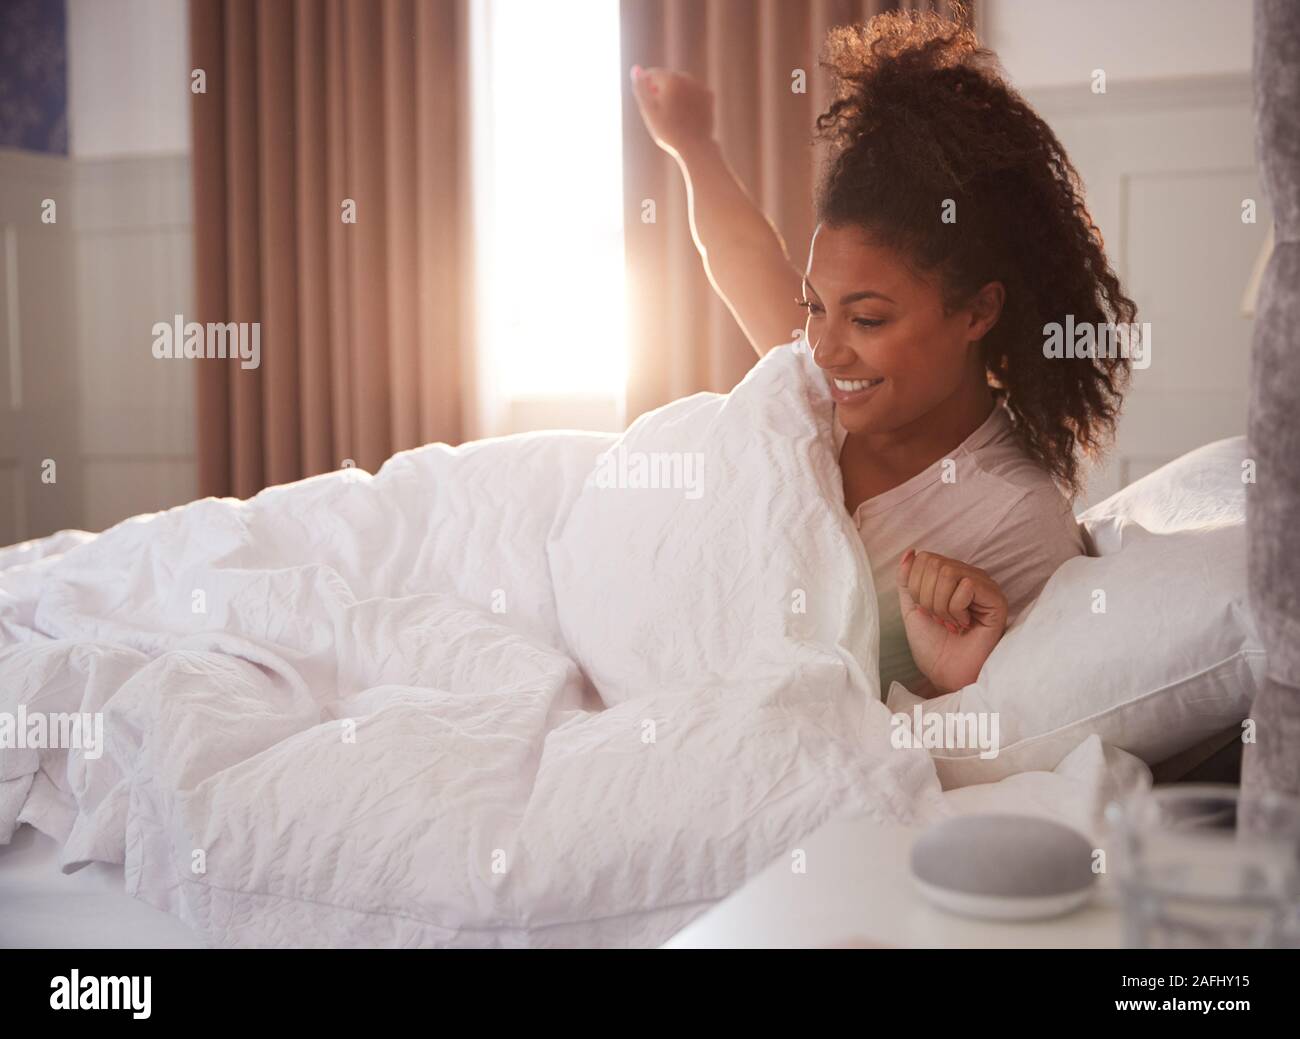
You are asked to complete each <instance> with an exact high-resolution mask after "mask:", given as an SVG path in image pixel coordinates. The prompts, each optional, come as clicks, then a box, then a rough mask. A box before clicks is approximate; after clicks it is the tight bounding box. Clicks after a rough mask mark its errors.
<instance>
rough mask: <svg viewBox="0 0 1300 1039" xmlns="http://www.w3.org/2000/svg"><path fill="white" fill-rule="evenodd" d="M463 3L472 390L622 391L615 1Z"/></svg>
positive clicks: (525, 393)
mask: <svg viewBox="0 0 1300 1039" xmlns="http://www.w3.org/2000/svg"><path fill="white" fill-rule="evenodd" d="M475 6H476V8H477V10H476V17H477V23H476V28H475V36H476V40H475V43H476V47H475V59H476V62H477V64H478V70H477V73H476V76H475V83H476V88H477V90H478V93H477V95H476V98H475V105H476V116H475V127H476V140H475V189H476V215H475V219H476V223H477V235H476V248H477V252H478V257H477V263H478V306H479V313H478V322H479V330H480V334H481V342H482V347H483V351H484V358H483V361H484V363H483V367H482V374H483V378H484V380H485V381H486V382H487V384H488V385H487V386H486V387H485V391H486V393H487V394H488V395H489V396H490V397H492V398H495V400H496V401H497V402H498V403H499V402H503V401H510V400H515V399H519V398H525V397H538V396H548V395H563V396H568V397H573V396H598V397H604V398H611V399H616V400H618V401H619V402H621V401H622V399H623V382H624V378H625V376H626V371H627V343H626V332H625V317H624V288H623V278H624V276H623V270H624V268H623V223H622V220H623V218H622V208H623V206H622V186H623V185H622V144H621V140H622V138H621V132H622V131H621V124H622V117H621V112H620V96H619V92H620V87H621V78H620V77H621V75H622V71H621V69H620V59H619V26H618V9H619V5H618V3H617V2H616V0H567V2H566V3H564V4H562V5H555V4H543V3H537V2H536V0H485V2H484V3H483V4H481V5H475ZM619 406H620V407H621V403H620V405H619Z"/></svg>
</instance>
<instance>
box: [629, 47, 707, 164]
mask: <svg viewBox="0 0 1300 1039" xmlns="http://www.w3.org/2000/svg"><path fill="white" fill-rule="evenodd" d="M632 94H633V96H635V97H636V103H637V106H638V107H639V108H640V109H641V118H642V119H643V120H645V125H646V129H647V130H649V131H650V136H651V137H653V138H654V142H655V144H657V145H659V147H660V148H663V149H664V150H665V151H668V152H672V153H673V154H675V155H677V156H679V157H680V156H682V155H683V154H684V153H685V152H687V151H689V150H690V147H691V145H693V144H700V143H704V142H707V141H709V140H711V139H712V137H713V91H711V90H710V89H709V88H708V87H707V86H705V85H704V84H703V83H701V82H700V81H699V80H698V79H695V78H694V77H693V76H688V75H687V74H686V73H685V72H674V71H673V70H672V69H661V68H649V69H643V68H642V67H641V66H640V65H633V66H632Z"/></svg>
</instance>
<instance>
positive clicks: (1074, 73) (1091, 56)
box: [978, 0, 1253, 88]
mask: <svg viewBox="0 0 1300 1039" xmlns="http://www.w3.org/2000/svg"><path fill="white" fill-rule="evenodd" d="M978 3H979V9H980V16H981V17H982V19H983V36H984V42H985V44H986V45H988V46H989V47H992V48H993V50H995V51H997V53H998V55H999V57H1001V59H1002V64H1003V66H1004V67H1005V68H1006V70H1007V72H1008V73H1009V74H1010V76H1011V79H1012V81H1013V82H1014V83H1015V84H1016V85H1017V86H1018V87H1021V88H1025V87H1036V86H1054V85H1063V84H1067V83H1085V82H1087V80H1088V79H1089V77H1090V76H1091V75H1092V70H1093V69H1097V68H1101V69H1105V70H1106V78H1107V80H1145V79H1172V78H1177V77H1182V76H1201V75H1221V74H1225V73H1234V72H1236V73H1242V72H1248V71H1249V70H1250V50H1251V26H1252V22H1253V18H1252V15H1253V10H1252V6H1253V5H1252V4H1251V3H1250V2H1249V0H978Z"/></svg>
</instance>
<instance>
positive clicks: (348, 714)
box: [0, 347, 1096, 946]
mask: <svg viewBox="0 0 1300 1039" xmlns="http://www.w3.org/2000/svg"><path fill="white" fill-rule="evenodd" d="M830 418H831V416H830V407H829V402H828V400H827V398H826V395H825V389H824V383H823V381H822V379H821V378H820V377H818V376H817V374H816V371H815V368H814V367H813V366H812V363H811V360H810V358H809V357H808V355H807V352H806V351H801V350H799V349H798V348H797V347H790V348H784V349H780V350H776V351H773V352H772V353H771V354H769V355H768V357H767V358H766V359H765V360H764V361H763V362H762V363H760V364H759V365H758V366H757V367H756V368H755V369H754V370H753V371H752V372H751V374H750V375H749V377H748V378H746V380H745V381H744V382H743V383H742V384H741V385H740V386H739V387H738V388H737V389H736V390H735V391H733V392H732V393H731V394H729V395H726V396H719V395H714V394H700V395H697V396H695V397H691V398H688V399H686V400H682V401H678V402H676V403H674V404H671V405H668V406H667V407H665V408H662V409H660V410H658V411H656V412H653V413H652V414H650V415H647V416H645V417H643V418H642V419H640V420H639V421H638V422H637V423H636V424H634V426H633V427H632V428H631V429H630V430H629V431H628V433H627V434H625V435H624V436H623V437H621V438H615V437H612V436H605V435H597V434H581V433H556V434H543V435H528V436H520V437H509V438H503V439H498V440H488V441H480V442H476V443H473V444H469V445H466V446H464V447H461V448H455V449H453V448H448V447H445V446H443V445H430V446H427V447H423V448H420V449H417V450H414V451H407V452H403V453H401V454H398V455H396V456H394V457H393V458H392V459H390V460H389V461H388V462H387V463H386V464H385V465H384V467H383V468H382V469H381V470H380V472H379V473H378V474H376V475H374V476H370V475H368V474H366V473H363V472H359V471H356V470H343V471H340V472H336V473H331V474H328V475H325V476H320V477H316V478H313V479H309V480H304V481H302V482H299V483H296V484H291V485H287V486H282V487H275V488H271V489H269V490H267V491H264V492H262V493H261V494H259V495H257V496H256V497H255V498H252V499H250V500H249V501H246V502H239V501H234V500H216V499H208V500H204V501H199V502H195V503H193V504H190V505H187V506H184V507H181V508H177V509H172V510H170V511H168V512H165V513H159V514H156V515H152V516H140V517H136V518H134V519H131V520H128V521H126V522H124V523H122V524H119V525H118V526H116V527H114V528H112V529H111V530H109V531H106V532H105V533H103V534H101V535H98V536H91V535H85V534H64V535H58V536H55V537H53V538H48V539H45V540H43V541H40V542H33V543H29V544H27V545H21V546H16V547H14V548H11V549H7V550H3V551H0V712H8V713H10V714H11V715H14V714H15V713H16V712H18V711H19V710H20V708H21V709H22V710H24V711H26V712H27V713H28V714H29V715H30V714H33V713H38V714H39V713H41V712H47V713H58V712H102V716H103V720H104V739H105V745H104V747H103V748H102V753H101V754H98V755H97V756H92V754H88V753H86V752H84V751H81V750H77V749H71V750H67V749H44V750H38V749H30V748H27V749H14V748H10V749H0V842H5V841H7V840H8V839H9V836H10V834H11V833H12V831H13V829H14V827H15V826H16V825H17V824H18V823H21V822H27V823H31V824H32V825H34V826H36V827H37V828H38V829H40V830H42V831H44V832H46V833H48V834H50V835H52V836H54V837H56V838H57V839H59V840H61V841H64V842H65V847H64V852H63V863H64V869H65V870H68V871H70V870H73V869H75V868H77V867H78V866H79V865H80V864H83V863H86V862H90V861H95V860H101V861H107V862H121V863H123V864H124V869H125V875H126V884H127V889H128V891H129V892H130V893H131V894H133V895H135V896H136V897H138V898H140V899H143V900H145V901H146V902H149V903H151V904H152V905H155V906H157V907H159V908H162V909H164V910H166V911H168V912H171V913H173V914H176V915H177V916H179V917H180V918H181V919H182V920H184V921H185V922H186V923H188V924H189V925H190V926H191V927H192V928H194V929H195V930H196V931H197V932H198V934H199V935H200V936H201V937H202V939H203V940H204V941H205V942H208V943H210V944H213V945H259V946H275V945H342V944H348V945H399V946H414V945H470V946H503V945H508V946H546V945H606V946H608V945H631V946H644V945H652V944H656V943H658V942H660V941H662V940H664V939H665V938H667V937H668V936H669V935H671V934H672V933H673V932H675V931H676V930H678V929H679V928H680V927H682V926H684V925H685V924H686V923H687V922H688V921H690V920H691V919H692V918H693V917H694V916H696V915H698V914H699V913H700V912H702V911H703V910H705V909H707V908H708V907H709V906H710V905H711V904H712V903H714V902H715V901H716V900H718V899H719V898H721V897H723V896H725V895H727V894H728V893H730V892H731V891H733V890H735V889H736V888H737V887H739V886H740V885H741V884H742V883H743V882H744V880H745V879H746V878H747V877H748V876H750V875H752V874H753V873H755V872H757V871H758V870H759V869H761V868H762V867H763V866H765V865H766V864H767V863H769V862H770V861H772V860H774V859H776V858H777V857H778V856H782V855H788V854H790V852H791V850H792V849H794V848H796V847H797V846H798V841H799V839H800V838H801V837H802V836H804V835H805V834H807V833H809V832H811V831H812V830H813V829H815V828H816V827H817V826H818V825H819V824H820V823H821V822H823V821H824V820H825V819H827V818H829V817H830V816H832V815H847V814H866V815H869V816H874V817H876V818H879V819H882V820H883V819H891V820H901V821H904V822H907V821H917V820H922V819H927V818H931V817H934V816H936V815H942V814H946V813H948V812H951V811H954V810H964V807H970V806H972V805H975V804H976V803H979V798H980V794H979V792H978V790H975V791H965V792H963V793H962V800H963V802H964V805H963V804H956V805H954V804H953V803H952V801H951V798H945V797H944V796H943V795H941V793H940V789H939V784H938V781H937V779H936V777H935V773H934V769H933V767H932V765H931V764H930V761H929V758H928V756H927V754H926V752H925V751H924V750H921V749H895V748H894V747H893V746H891V743H890V740H889V729H890V724H889V714H888V712H887V710H886V708H885V707H884V705H883V704H882V703H881V702H880V696H879V689H878V688H877V684H876V683H877V679H876V661H875V654H876V637H877V634H876V618H875V615H874V603H875V598H874V595H873V594H872V592H871V583H870V582H871V576H870V572H869V569H868V567H867V563H866V559H865V556H864V553H863V549H862V546H861V543H860V541H859V540H858V539H857V538H856V536H854V531H853V529H852V526H851V524H850V522H849V520H848V517H847V515H846V514H845V511H844V509H843V507H842V505H841V504H840V502H841V490H840V484H839V474H838V469H837V466H836V463H835V459H834V457H833V454H832V448H831V429H830ZM643 482H647V483H648V482H654V483H659V484H663V483H668V484H669V486H654V487H650V486H639V484H641V483H643ZM1093 753H1096V749H1095V748H1094V750H1093ZM1075 767H1076V768H1077V767H1079V765H1078V760H1076V762H1075ZM1094 774H1095V770H1094ZM1016 778H1020V777H1016ZM1085 785H1086V783H1085ZM1095 792H1096V791H1093V793H1094V794H1095Z"/></svg>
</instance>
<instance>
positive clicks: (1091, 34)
mask: <svg viewBox="0 0 1300 1039" xmlns="http://www.w3.org/2000/svg"><path fill="white" fill-rule="evenodd" d="M980 9H981V11H982V15H983V19H984V21H983V25H982V26H981V30H982V35H983V39H984V42H985V43H986V44H987V45H988V46H990V47H991V48H992V49H993V50H995V51H996V52H997V53H998V55H999V57H1000V58H1001V59H1002V64H1003V66H1004V67H1005V69H1006V71H1007V73H1008V75H1009V76H1010V78H1011V80H1012V82H1013V83H1014V84H1015V85H1016V86H1017V87H1019V88H1020V89H1021V90H1022V91H1023V92H1024V94H1025V96H1026V98H1027V99H1028V100H1029V102H1030V103H1031V104H1033V105H1034V107H1035V108H1036V109H1037V110H1038V112H1039V113H1040V114H1041V115H1042V116H1043V117H1044V118H1045V119H1046V120H1047V121H1048V122H1049V123H1050V124H1051V125H1052V128H1053V129H1054V130H1055V131H1056V133H1057V135H1058V136H1059V137H1060V138H1061V141H1062V143H1063V144H1064V145H1065V147H1066V150H1067V151H1068V152H1069V154H1070V157H1071V159H1072V160H1073V162H1074V164H1075V166H1076V167H1077V168H1078V170H1079V173H1080V176H1081V177H1082V179H1083V183H1084V186H1085V190H1086V193H1087V195H1086V197H1087V202H1088V208H1089V210H1090V212H1091V214H1092V216H1093V219H1094V220H1095V221H1096V222H1097V225H1098V227H1099V228H1100V229H1101V231H1102V234H1103V236H1104V238H1105V241H1106V249H1107V254H1108V256H1109V258H1110V260H1111V263H1112V264H1113V265H1114V266H1115V268H1116V269H1117V270H1118V272H1119V275H1120V278H1121V280H1122V282H1123V284H1124V286H1125V288H1126V289H1127V291H1128V293H1129V294H1130V295H1131V296H1132V297H1133V298H1134V300H1135V301H1136V302H1137V304H1138V310H1139V320H1140V321H1149V322H1151V332H1152V337H1153V351H1152V354H1153V360H1152V362H1151V366H1150V368H1149V369H1147V370H1144V371H1138V372H1136V373H1135V374H1134V378H1133V385H1132V388H1131V390H1130V392H1129V394H1128V395H1127V397H1126V399H1125V407H1124V414H1123V417H1122V418H1121V421H1120V425H1119V430H1118V435H1117V438H1116V443H1115V446H1114V449H1113V450H1112V451H1111V452H1110V454H1109V457H1108V461H1107V463H1106V465H1105V466H1104V467H1103V468H1102V469H1101V470H1100V471H1098V472H1096V473H1095V474H1094V475H1093V478H1092V480H1091V481H1090V487H1089V490H1090V493H1089V495H1088V498H1087V499H1086V501H1096V500H1098V499H1099V498H1101V497H1104V496H1105V495H1107V494H1109V493H1110V492H1112V491H1114V490H1115V489H1117V488H1118V487H1120V486H1122V485H1124V484H1126V483H1129V482H1131V481H1132V480H1135V479H1137V478H1139V477H1141V476H1143V475H1144V474H1145V473H1147V472H1150V471H1151V470H1152V469H1154V468H1156V467H1158V466H1160V465H1162V464H1164V463H1165V462H1167V461H1170V460H1171V459H1172V458H1174V457H1177V456H1178V455H1180V454H1182V453H1183V452H1185V451H1188V450H1190V449H1191V448H1193V447H1196V446H1198V445H1200V444H1204V443H1207V442H1209V441H1211V440H1215V439H1218V438H1220V437H1227V436H1234V435H1237V434H1240V433H1244V432H1245V425H1246V410H1247V397H1248V380H1247V375H1248V369H1249V357H1250V343H1251V337H1252V331H1253V328H1252V321H1251V319H1249V318H1247V317H1246V316H1244V315H1243V314H1242V313H1241V309H1240V304H1241V299H1242V294H1243V290H1244V288H1245V286H1246V284H1247V282H1248V280H1249V278H1250V273H1251V268H1252V265H1253V263H1254V261H1255V258H1256V257H1257V255H1258V253H1259V250H1260V248H1261V245H1262V242H1263V239H1264V236H1265V233H1266V229H1267V227H1268V225H1269V222H1270V216H1271V214H1270V210H1269V207H1268V204H1267V200H1265V199H1263V197H1262V195H1261V190H1260V184H1259V179H1258V173H1257V168H1256V163H1255V157H1254V122H1253V119H1252V114H1251V81H1250V71H1251V41H1252V31H1253V27H1252V14H1253V12H1252V5H1251V4H1250V3H1249V2H1247V0H1088V2H1068V3H1067V2H1064V0H982V2H981V4H980ZM1098 68H1100V69H1104V70H1105V72H1106V93H1105V94H1104V95H1098V94H1094V93H1092V90H1091V77H1092V72H1093V70H1094V69H1098ZM1247 198H1252V199H1256V200H1258V203H1259V220H1258V223H1255V224H1243V223H1242V221H1241V207H1242V201H1243V199H1247ZM1086 501H1085V502H1084V504H1086Z"/></svg>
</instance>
